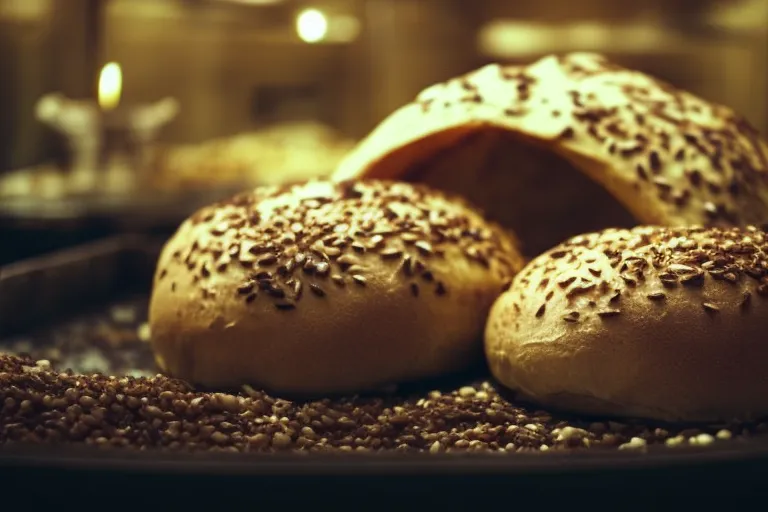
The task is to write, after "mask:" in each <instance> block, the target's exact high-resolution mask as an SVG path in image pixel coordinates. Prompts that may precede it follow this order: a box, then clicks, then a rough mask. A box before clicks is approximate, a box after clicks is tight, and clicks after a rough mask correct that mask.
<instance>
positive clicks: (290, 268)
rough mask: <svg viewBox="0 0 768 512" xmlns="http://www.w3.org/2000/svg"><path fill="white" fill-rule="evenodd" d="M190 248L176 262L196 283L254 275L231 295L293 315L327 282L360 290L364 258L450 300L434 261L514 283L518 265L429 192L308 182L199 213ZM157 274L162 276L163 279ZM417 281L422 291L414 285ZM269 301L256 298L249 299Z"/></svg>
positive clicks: (447, 201)
mask: <svg viewBox="0 0 768 512" xmlns="http://www.w3.org/2000/svg"><path fill="white" fill-rule="evenodd" d="M188 224H189V225H190V227H192V228H193V229H194V230H195V233H196V236H195V238H194V239H193V241H192V242H191V243H190V244H189V245H188V246H187V247H186V248H185V249H183V250H180V251H177V252H176V253H175V254H174V258H173V260H174V261H175V262H183V263H184V264H186V265H187V266H188V268H189V269H190V270H191V271H193V272H194V277H195V278H197V279H198V280H199V282H200V283H203V282H205V280H206V279H207V278H210V277H211V275H212V274H215V273H216V272H226V271H227V270H226V268H224V269H223V270H219V269H220V268H221V267H220V266H219V265H217V263H221V262H222V260H223V259H226V260H227V261H229V258H232V259H235V260H237V262H238V263H239V265H240V266H241V267H243V268H245V269H247V270H249V271H250V273H249V274H248V276H247V278H245V279H244V280H243V282H242V283H240V284H239V285H238V286H237V287H236V290H235V291H234V293H236V294H238V295H240V296H242V297H243V299H244V300H246V301H248V302H253V301H259V300H273V301H275V306H276V307H277V308H278V309H279V310H281V311H291V310H293V309H295V308H296V307H297V306H298V305H299V303H300V302H301V301H302V300H308V299H306V297H307V295H302V294H301V293H300V291H301V290H302V289H303V285H304V283H306V284H307V285H308V287H309V290H310V291H311V295H312V296H314V297H315V298H322V297H325V296H326V289H327V288H328V285H327V284H325V283H326V282H328V281H332V282H333V283H335V284H336V285H338V286H342V285H344V283H345V282H351V283H354V284H356V285H358V286H357V288H359V289H364V288H365V285H366V282H367V281H368V279H369V277H368V276H367V270H366V265H365V264H363V263H362V260H361V258H362V257H365V256H367V255H368V254H369V253H372V254H373V255H376V256H377V257H378V258H379V260H380V261H382V262H384V263H385V264H387V265H391V266H392V268H393V269H397V268H398V267H400V268H402V269H404V272H401V273H399V275H401V276H402V277H403V279H405V280H406V281H409V282H411V284H406V285H405V286H406V288H408V286H410V290H411V292H412V295H413V296H414V297H417V296H418V293H417V292H416V290H418V288H419V286H421V287H425V288H431V289H432V290H433V291H434V294H435V295H438V296H442V295H447V294H448V293H449V289H448V286H447V285H446V284H445V281H443V280H436V279H435V275H434V270H433V269H432V268H431V265H430V263H429V262H430V261H431V260H432V259H434V258H437V259H443V258H444V257H445V250H446V248H447V247H456V248H458V250H459V254H460V255H462V257H463V258H464V259H465V260H466V261H467V263H468V264H469V265H473V266H476V267H478V268H486V269H488V268H489V267H490V262H491V261H493V262H494V264H495V265H494V269H493V271H494V272H500V273H501V274H502V275H504V276H508V277H511V276H512V275H513V274H514V272H515V271H516V270H517V269H518V268H519V267H520V264H521V262H520V260H518V259H516V256H515V255H514V254H513V253H512V252H511V251H510V249H509V247H508V245H505V241H504V240H503V236H502V235H501V234H500V232H497V231H495V230H494V228H491V227H488V225H487V224H486V223H485V222H484V220H483V219H482V217H480V216H479V215H473V214H468V213H467V210H466V206H465V205H464V203H463V201H460V200H458V199H455V198H449V197H446V196H444V195H442V194H440V193H437V192H434V191H432V190H430V189H427V188H426V187H422V186H418V185H408V184H404V183H394V182H383V181H368V182H359V183H354V182H345V183H340V184H338V185H334V184H330V183H325V182H310V183H306V184H300V185H292V186H287V187H282V188H278V187H272V188H268V189H267V188H264V189H257V190H255V191H253V192H250V193H243V194H240V195H238V196H236V197H234V198H232V199H231V200H229V201H225V202H221V203H218V204H215V205H212V206H210V207H207V208H203V209H202V210H200V211H199V212H197V213H196V214H195V215H194V216H193V217H192V219H191V220H190V221H189V223H188ZM166 272H167V268H163V269H162V271H161V273H163V274H164V273H166ZM417 280H421V281H422V282H423V284H421V285H420V284H417ZM256 288H258V289H260V290H263V291H265V292H266V293H263V294H260V295H258V296H257V295H255V294H251V293H250V292H251V290H253V289H256Z"/></svg>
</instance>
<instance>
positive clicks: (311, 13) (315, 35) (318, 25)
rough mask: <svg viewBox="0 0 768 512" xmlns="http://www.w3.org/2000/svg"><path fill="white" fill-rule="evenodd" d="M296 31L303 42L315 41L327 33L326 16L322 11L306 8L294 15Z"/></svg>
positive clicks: (323, 37)
mask: <svg viewBox="0 0 768 512" xmlns="http://www.w3.org/2000/svg"><path fill="white" fill-rule="evenodd" d="M296 33H297V34H298V35H299V37H300V38H301V40H302V41H304V42H305V43H317V42H319V41H322V40H323V39H325V36H326V34H327V33H328V18H327V17H326V16H325V14H323V12H322V11H319V10H317V9H306V10H304V11H301V13H299V15H298V16H297V17H296Z"/></svg>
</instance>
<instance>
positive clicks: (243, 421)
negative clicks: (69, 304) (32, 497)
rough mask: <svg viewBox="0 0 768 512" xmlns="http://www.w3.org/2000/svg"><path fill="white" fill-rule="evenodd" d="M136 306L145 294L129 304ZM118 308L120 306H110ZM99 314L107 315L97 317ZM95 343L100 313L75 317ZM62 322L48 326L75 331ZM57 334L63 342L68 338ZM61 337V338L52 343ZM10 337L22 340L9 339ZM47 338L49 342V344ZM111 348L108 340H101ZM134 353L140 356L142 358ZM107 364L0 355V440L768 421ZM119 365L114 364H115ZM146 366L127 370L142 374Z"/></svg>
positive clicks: (716, 436)
mask: <svg viewBox="0 0 768 512" xmlns="http://www.w3.org/2000/svg"><path fill="white" fill-rule="evenodd" d="M133 307H135V308H136V311H145V307H146V303H145V302H138V303H134V304H133ZM129 310H130V309H129V307H128V306H123V307H122V308H121V309H117V310H113V312H112V315H111V318H112V322H113V323H114V324H116V325H115V326H114V327H113V328H114V329H115V330H116V331H117V332H119V333H120V339H123V338H127V337H128V335H127V333H128V332H129V330H130V331H131V332H133V333H134V334H133V337H134V339H133V341H132V342H131V343H132V346H133V347H134V348H136V349H137V350H138V351H140V350H141V349H140V347H142V346H146V341H143V340H142V339H141V338H142V337H144V336H145V334H146V333H145V330H144V329H143V328H142V327H141V325H142V324H141V321H142V318H141V316H140V315H135V318H131V320H132V321H133V322H134V323H135V325H134V326H133V327H132V328H131V327H129V325H130V322H127V321H126V320H127V319H126V317H130V316H131V315H130V314H127V313H126V312H127V311H129ZM115 311H119V312H120V313H119V314H116V313H115ZM97 318H99V319H100V320H101V321H102V322H103V321H105V319H107V318H110V316H108V315H103V314H102V315H99V316H98V317H97ZM73 325H78V326H79V328H78V329H79V330H77V331H76V332H78V333H79V334H80V335H81V336H84V339H86V340H90V341H92V342H94V343H95V346H96V349H97V350H102V351H109V350H114V347H115V346H116V345H115V344H111V345H110V344H109V343H100V344H99V343H96V340H98V339H99V338H100V337H103V336H105V332H106V331H104V325H103V323H101V322H97V321H91V322H90V323H88V322H84V321H83V320H79V321H77V322H76V323H75V324H73ZM72 329H73V327H72V326H64V327H63V328H61V329H57V331H56V332H59V333H62V332H72ZM65 341H66V340H65ZM51 342H53V344H56V343H58V347H55V346H53V345H52V344H51ZM17 343H19V342H17ZM46 343H48V344H47V345H46ZM28 344H29V345H31V346H32V347H33V348H34V353H36V354H41V353H46V352H48V353H50V351H51V350H53V349H54V348H58V350H59V351H60V355H61V356H62V357H63V359H62V360H67V354H66V353H61V351H62V348H66V347H73V346H77V345H76V344H73V343H71V342H69V344H65V343H64V342H63V341H62V338H61V337H58V338H53V337H52V334H51V333H44V334H41V335H40V336H39V338H37V339H34V340H31V341H29V342H28ZM110 347H111V348H110ZM139 359H141V358H139ZM137 360H138V359H137ZM101 361H102V362H103V363H104V364H105V365H106V366H105V368H104V371H105V374H92V373H88V374H83V373H75V372H73V371H71V370H67V371H59V370H56V369H55V368H54V366H53V365H52V364H51V363H50V362H49V361H47V360H36V359H35V357H29V356H13V355H2V356H0V404H2V408H1V409H0V443H8V442H15V441H25V442H70V443H72V442H74V443H81V442H84V443H88V444H94V445H101V446H110V447H127V448H138V449H146V448H161V449H171V450H191V451H195V450H214V451H233V452H234V451H281V450H303V451H339V450H340V451H381V450H396V451H406V452H429V453H439V452H462V451H495V452H500V453H504V452H507V453H509V452H523V451H547V450H551V451H555V450H564V449H587V448H591V449H604V450H607V449H621V450H644V449H646V448H647V446H648V445H652V444H666V445H667V446H681V445H691V444H697V445H706V444H711V443H715V442H720V441H724V440H728V439H738V438H743V437H749V436H752V435H756V434H759V433H762V432H765V431H768V423H754V424H723V425H710V426H706V427H700V428H687V427H678V428H674V429H673V428H670V427H668V426H662V425H647V424H637V423H617V422H612V421H607V422H604V421H599V422H594V421H579V420H573V419H570V418H567V417H557V416H556V415H553V414H550V413H547V412H544V411H537V410H535V409H531V408H525V407H521V406H516V405H514V404H513V403H510V401H509V400H508V399H507V398H505V397H504V396H502V395H500V394H499V393H498V392H497V391H496V389H495V388H494V386H493V385H492V384H491V383H489V382H485V381H482V380H479V381H475V382H472V383H463V385H462V384H455V383H454V384H453V385H450V384H449V385H444V386H443V387H442V388H441V389H439V390H438V389H432V390H429V389H412V390H403V391H401V392H400V393H389V392H388V393H384V392H382V394H381V395H380V396H355V397H348V398H338V399H325V400H318V401H309V402H306V401H290V400H285V399H281V398H277V397H272V396H269V395H268V394H266V393H264V392H261V391H258V390H254V389H251V388H250V387H247V386H246V387H244V388H243V389H242V390H241V391H240V392H238V393H236V394H227V393H209V392H202V391H196V390H194V389H193V388H192V387H191V386H189V385H188V384H187V383H185V382H182V381H179V380H175V379H169V378H167V377H164V376H161V375H157V376H153V377H133V376H107V374H109V373H111V372H112V370H115V369H117V368H124V367H122V366H119V365H122V364H124V363H125V360H124V359H119V358H118V359H116V358H111V357H109V356H107V355H104V356H103V357H102V359H101ZM114 365H118V366H114ZM151 370H152V368H151V367H144V368H133V369H132V371H134V372H136V371H139V372H148V371H151Z"/></svg>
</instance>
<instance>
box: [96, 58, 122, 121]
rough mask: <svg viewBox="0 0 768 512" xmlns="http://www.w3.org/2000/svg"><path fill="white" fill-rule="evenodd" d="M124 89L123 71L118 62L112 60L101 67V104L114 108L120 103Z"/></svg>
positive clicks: (109, 108)
mask: <svg viewBox="0 0 768 512" xmlns="http://www.w3.org/2000/svg"><path fill="white" fill-rule="evenodd" d="M122 89H123V72H122V70H121V69H120V65H119V64H118V63H117V62H110V63H108V64H105V65H104V67H103V68H101V74H100V75H99V106H100V107H101V108H102V109H104V110H112V109H113V108H115V107H117V105H118V104H119V103H120V95H121V93H122Z"/></svg>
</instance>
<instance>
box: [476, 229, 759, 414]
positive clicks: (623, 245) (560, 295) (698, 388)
mask: <svg viewBox="0 0 768 512" xmlns="http://www.w3.org/2000/svg"><path fill="white" fill-rule="evenodd" d="M766 332H768V236H767V235H766V234H765V233H764V232H763V231H761V230H759V229H757V228H755V227H746V228H701V227H696V228H693V227H691V228H669V227H645V226H643V227H638V228H634V229H632V230H623V229H608V230H605V231H603V232H600V233H595V234H588V235H583V236H577V237H575V238H572V239H570V240H568V241H567V242H565V243H563V244H561V245H559V246H557V247H555V248H554V249H552V250H550V251H548V252H546V253H544V254H542V255H541V256H539V257H538V258H536V259H534V260H533V261H531V262H530V263H529V264H528V265H527V266H526V268H525V269H524V270H523V271H522V272H520V273H519V274H518V275H517V277H516V278H515V280H514V282H513V285H512V287H511V288H510V290H509V291H507V292H506V293H504V294H503V295H502V296H501V297H500V298H499V299H498V300H497V301H496V303H495V304H494V306H493V308H492V310H491V313H490V316H489V319H488V325H487V328H486V335H485V350H486V356H487V358H488V361H489V365H490V368H491V371H492V373H493V375H494V376H495V377H496V378H497V379H498V380H499V381H500V382H501V383H502V384H503V385H505V386H506V387H508V388H510V389H513V390H516V391H517V392H519V394H520V395H521V396H522V397H525V398H528V399H530V400H534V401H536V402H539V403H542V404H545V405H548V406H551V407H557V408H561V409H565V410H571V411H575V412H580V413H587V414H599V415H611V416H625V417H645V418H652V419H659V420H667V421H720V420H723V421H726V420H731V419H734V418H739V419H750V418H753V417H757V416H765V415H768V393H766V390H768V371H766V364H768V339H766Z"/></svg>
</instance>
